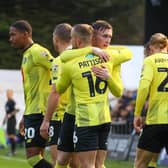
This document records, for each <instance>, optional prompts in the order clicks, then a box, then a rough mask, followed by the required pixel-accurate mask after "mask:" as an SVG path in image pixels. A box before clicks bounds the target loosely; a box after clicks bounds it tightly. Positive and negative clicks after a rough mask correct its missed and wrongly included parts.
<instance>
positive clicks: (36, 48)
mask: <svg viewBox="0 0 168 168" xmlns="http://www.w3.org/2000/svg"><path fill="white" fill-rule="evenodd" d="M31 52H32V53H34V54H40V55H41V56H47V55H51V54H50V52H49V50H48V49H47V48H45V47H43V46H42V45H40V44H37V43H35V44H33V45H32V47H31Z"/></svg>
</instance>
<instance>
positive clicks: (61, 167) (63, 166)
mask: <svg viewBox="0 0 168 168" xmlns="http://www.w3.org/2000/svg"><path fill="white" fill-rule="evenodd" d="M55 168H68V165H60V164H58V163H56V166H55Z"/></svg>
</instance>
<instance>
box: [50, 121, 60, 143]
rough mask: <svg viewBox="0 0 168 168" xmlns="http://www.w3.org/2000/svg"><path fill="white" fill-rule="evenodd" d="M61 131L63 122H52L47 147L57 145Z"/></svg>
mask: <svg viewBox="0 0 168 168" xmlns="http://www.w3.org/2000/svg"><path fill="white" fill-rule="evenodd" d="M60 129H61V121H56V120H51V121H50V127H49V140H48V143H47V145H48V146H51V145H57V141H58V135H59V133H60Z"/></svg>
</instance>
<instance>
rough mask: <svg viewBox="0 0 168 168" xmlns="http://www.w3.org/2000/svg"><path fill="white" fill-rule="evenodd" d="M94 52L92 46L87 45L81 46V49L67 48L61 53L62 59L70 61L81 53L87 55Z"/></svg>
mask: <svg viewBox="0 0 168 168" xmlns="http://www.w3.org/2000/svg"><path fill="white" fill-rule="evenodd" d="M89 53H92V47H85V48H79V49H70V50H65V51H64V52H62V53H61V54H60V58H61V61H62V62H63V63H65V62H67V61H70V60H72V59H75V58H77V57H79V56H80V55H83V54H84V55H86V54H89Z"/></svg>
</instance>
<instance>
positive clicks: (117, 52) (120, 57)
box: [60, 46, 132, 97]
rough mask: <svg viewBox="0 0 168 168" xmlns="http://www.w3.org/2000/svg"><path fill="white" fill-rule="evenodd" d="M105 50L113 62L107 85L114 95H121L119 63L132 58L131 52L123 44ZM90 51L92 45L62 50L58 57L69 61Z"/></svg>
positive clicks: (121, 85)
mask: <svg viewBox="0 0 168 168" xmlns="http://www.w3.org/2000/svg"><path fill="white" fill-rule="evenodd" d="M105 51H106V52H107V53H108V54H109V56H110V60H111V61H112V62H113V71H112V73H111V77H110V79H109V80H108V86H109V89H110V91H111V93H112V94H113V95H114V96H117V97H119V96H121V95H122V92H123V88H124V87H123V83H122V80H121V73H120V71H121V64H122V63H124V62H126V61H129V60H130V59H131V58H132V52H131V50H130V49H129V48H128V47H125V46H109V47H107V49H105ZM89 53H92V47H85V48H81V49H73V50H67V51H64V52H63V53H62V54H61V55H60V57H61V60H62V62H66V61H69V60H71V59H73V58H76V57H78V56H82V55H85V54H89Z"/></svg>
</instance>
